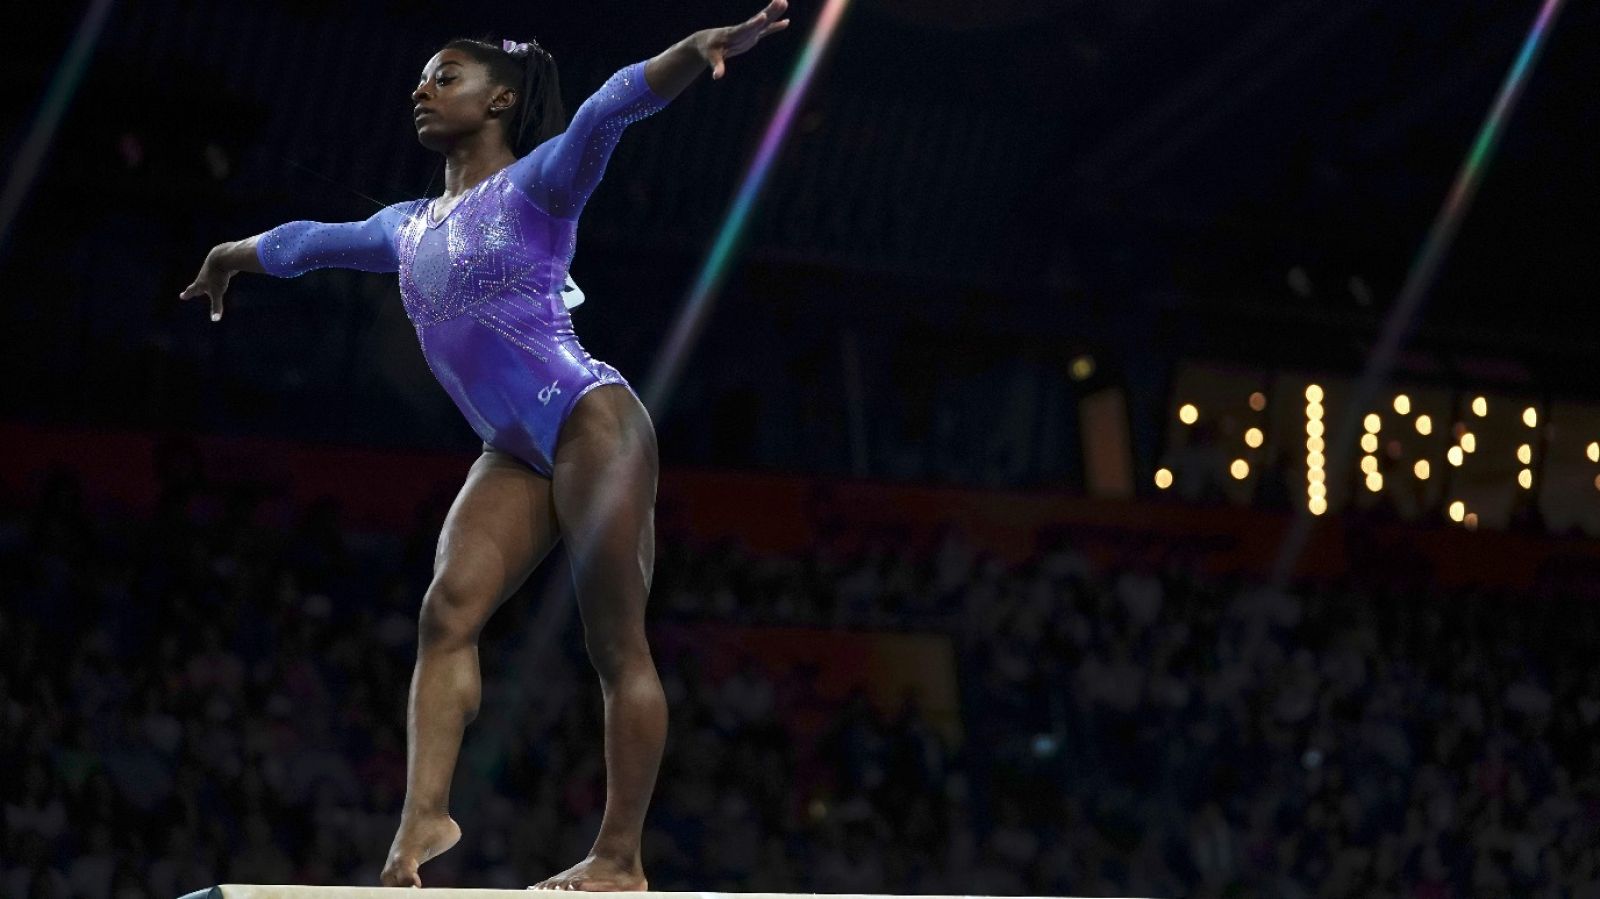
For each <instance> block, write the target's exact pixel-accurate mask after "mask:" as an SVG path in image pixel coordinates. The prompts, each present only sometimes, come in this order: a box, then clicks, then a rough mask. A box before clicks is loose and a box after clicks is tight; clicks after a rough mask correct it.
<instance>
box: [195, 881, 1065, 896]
mask: <svg viewBox="0 0 1600 899" xmlns="http://www.w3.org/2000/svg"><path fill="white" fill-rule="evenodd" d="M528 893H530V891H528V889H410V888H403V886H250V885H243V883H224V885H221V886H211V888H208V889H197V891H194V893H190V894H187V896H184V897H182V899H514V897H515V899H528ZM536 893H557V891H554V889H539V891H536ZM560 893H563V894H570V896H571V894H574V893H568V891H560ZM576 896H610V897H616V899H819V896H816V894H813V893H662V891H650V893H576ZM826 899H989V897H976V896H872V894H853V893H830V894H827V897H826ZM1006 899H1046V897H1042V896H1008V897H1006ZM1062 899H1064V897H1062Z"/></svg>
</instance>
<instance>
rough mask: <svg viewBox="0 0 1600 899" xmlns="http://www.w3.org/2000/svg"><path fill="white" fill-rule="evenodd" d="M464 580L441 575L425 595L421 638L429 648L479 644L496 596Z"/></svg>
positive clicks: (421, 614)
mask: <svg viewBox="0 0 1600 899" xmlns="http://www.w3.org/2000/svg"><path fill="white" fill-rule="evenodd" d="M481 594H482V590H481V589H479V588H475V587H474V586H473V585H471V584H469V583H466V582H464V581H462V580H460V579H457V578H453V577H450V576H449V575H447V574H440V575H439V576H437V577H435V578H434V580H433V583H432V584H430V585H429V586H428V592H427V593H426V594H425V595H424V596H423V597H422V612H421V613H420V615H419V616H418V620H417V640H418V642H419V643H420V644H421V645H422V646H424V647H426V648H430V649H431V648H440V649H450V648H455V647H459V646H464V645H470V644H473V643H476V642H477V640H478V634H479V632H481V631H482V630H483V625H484V620H485V618H486V617H487V616H486V615H485V614H484V610H486V609H489V608H492V607H493V597H486V596H483V595H481Z"/></svg>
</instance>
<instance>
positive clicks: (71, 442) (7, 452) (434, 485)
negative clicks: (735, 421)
mask: <svg viewBox="0 0 1600 899" xmlns="http://www.w3.org/2000/svg"><path fill="white" fill-rule="evenodd" d="M163 445H165V446H166V447H167V452H169V454H170V453H171V451H172V450H173V449H174V448H176V450H177V452H178V454H179V455H180V456H181V455H182V453H183V452H185V451H186V450H185V449H184V448H185V447H187V448H189V450H192V452H193V453H194V454H195V456H196V458H198V459H199V460H200V461H201V464H202V465H203V468H204V471H205V474H206V477H207V478H208V479H209V480H210V481H211V482H213V483H231V482H246V483H255V484H259V485H262V486H263V487H264V488H266V490H267V493H268V495H269V496H271V497H272V498H273V499H274V501H275V502H277V503H278V504H279V505H280V507H281V508H284V509H286V510H287V512H286V514H288V513H291V512H292V511H293V510H298V509H304V508H306V507H308V506H309V505H310V504H311V503H312V502H313V501H315V500H317V499H319V498H322V497H333V498H334V499H335V500H337V501H338V502H339V504H340V507H341V515H342V520H343V522H344V524H345V525H346V526H347V527H351V528H355V529H358V530H381V531H402V530H406V529H408V528H410V527H412V526H413V525H414V523H415V520H416V515H417V510H418V508H419V507H420V506H422V505H424V504H433V505H434V506H436V507H439V508H442V507H443V505H445V504H447V503H448V501H449V499H450V497H451V496H453V495H454V493H455V491H456V489H457V488H459V487H460V485H461V482H462V479H463V478H464V477H465V476H466V473H467V469H468V467H469V466H470V465H471V464H472V461H473V459H472V457H471V456H470V455H465V454H458V453H442V452H419V451H402V450H375V449H362V448H353V447H338V446H319V445H314V444H305V443H296V442H292V441H285V440H267V439H261V438H242V437H207V436H199V437H189V436H180V437H176V438H171V439H168V440H163V439H162V438H160V437H158V436H157V435H152V434H140V433H125V432H105V431H93V430H85V429H71V428H51V427H40V426H34V425H20V424H0V490H3V491H4V492H5V493H7V494H10V495H11V496H13V497H14V498H15V499H16V501H19V502H26V501H27V500H28V499H29V498H31V497H32V496H34V495H36V494H37V491H38V489H39V487H40V485H41V484H42V483H43V480H44V478H45V476H46V474H47V473H48V472H49V471H50V470H51V469H52V468H56V467H64V468H67V469H70V470H72V471H75V472H76V473H77V474H78V476H79V477H80V478H81V479H82V481H83V485H84V488H85V491H86V493H87V495H88V498H89V500H90V501H91V502H93V503H97V504H101V505H106V506H110V507H111V508H112V510H113V511H117V510H126V511H127V512H128V513H130V514H140V513H141V512H142V511H147V510H148V509H149V508H151V506H152V505H153V504H154V502H155V499H156V494H157V483H158V482H157V479H156V475H155V464H156V459H157V456H158V447H160V446H163ZM659 503H660V512H659V515H658V519H657V520H658V522H659V525H660V527H661V529H662V531H663V532H664V533H667V534H669V535H672V536H675V537H679V538H682V539H690V540H694V541H716V540H724V539H731V540H735V541H738V542H741V543H743V544H745V545H746V546H748V547H749V548H751V549H753V550H757V551H767V552H781V553H790V552H798V551H803V550H809V549H810V548H811V547H814V546H817V545H819V544H826V545H828V546H831V547H835V548H840V549H846V550H848V549H850V548H852V547H854V546H857V545H861V544H863V543H869V542H880V541H885V540H887V541H889V542H891V543H905V544H910V545H914V546H925V545H929V544H931V543H932V542H933V541H934V540H935V539H936V538H937V536H938V534H939V533H940V532H941V531H942V529H944V528H948V527H954V528H956V529H958V530H959V531H960V532H961V533H963V534H964V536H965V537H966V538H967V539H969V540H970V541H971V542H972V543H974V544H975V545H977V546H979V547H980V548H982V549H984V550H986V551H988V552H990V553H992V554H993V555H995V556H996V557H998V558H1001V559H1004V560H1007V561H1011V562H1016V561H1021V560H1023V559H1026V558H1028V557H1030V556H1032V555H1034V554H1035V553H1036V552H1037V551H1038V549H1039V547H1040V546H1041V544H1042V543H1044V542H1046V541H1048V539H1049V537H1050V535H1051V534H1052V533H1054V532H1060V533H1063V534H1065V535H1067V537H1068V542H1069V544H1070V545H1071V547H1072V548H1073V549H1074V550H1075V551H1077V552H1079V553H1081V554H1083V555H1085V556H1086V557H1088V558H1089V560H1090V561H1091V562H1094V563H1096V564H1100V565H1106V566H1110V565H1120V564H1128V563H1130V562H1134V563H1137V562H1145V561H1150V562H1155V561H1159V560H1161V559H1164V558H1170V557H1171V556H1173V555H1174V554H1176V555H1180V556H1182V557H1184V558H1186V559H1188V560H1189V561H1191V562H1192V564H1193V565H1194V567H1196V568H1198V569H1199V570H1201V571H1205V572H1209V573H1214V574H1230V573H1240V574H1247V575H1261V574H1264V573H1266V572H1267V571H1268V570H1269V569H1270V567H1271V565H1272V562H1273V560H1274V558H1275V557H1276V553H1277V551H1278V546H1279V543H1280V541H1281V540H1282V536H1283V532H1284V529H1285V528H1286V527H1287V525H1288V521H1289V517H1288V515H1287V514H1282V513H1274V512H1266V511H1261V510H1257V509H1248V508H1235V507H1196V506H1185V505H1181V504H1169V503H1157V502H1149V501H1137V500H1135V501H1121V500H1093V499H1086V498H1083V497H1079V496H1073V495H1070V494H1065V493H1048V492H1031V491H1030V492H1024V491H993V490H969V489H957V488H939V487H916V486H901V485H885V484H869V483H858V482H846V481H830V480H825V479H821V478H810V477H799V476H789V475H774V474H748V473H737V472H709V471H692V470H681V469H680V470H669V471H667V472H664V473H663V475H662V483H661V489H660V499H659ZM1373 565H1383V566H1387V567H1388V568H1389V569H1394V570H1398V569H1406V568H1409V569H1415V571H1416V572H1417V574H1418V576H1419V577H1421V578H1423V579H1425V580H1427V581H1430V582H1432V583H1437V584H1441V585H1447V586H1460V585H1477V584H1484V585H1494V586H1502V587H1513V588H1526V587H1529V586H1532V585H1534V584H1536V583H1538V582H1539V581H1540V579H1541V578H1543V579H1545V580H1546V581H1550V580H1552V579H1554V580H1555V581H1557V582H1559V583H1560V584H1561V585H1562V587H1563V588H1564V589H1572V590H1600V587H1596V586H1593V585H1600V576H1597V575H1600V542H1597V541H1594V540H1589V539H1587V538H1581V537H1573V538H1561V537H1534V536H1520V535H1515V534H1506V533H1497V532H1484V531H1480V532H1477V533H1471V532H1467V531H1464V530H1461V529H1459V528H1450V527H1444V526H1423V525H1406V524H1383V525H1372V524H1366V523H1361V522H1359V521H1357V520H1355V519H1345V518H1341V517H1339V516H1328V517H1327V518H1325V519H1322V520H1319V521H1318V522H1317V529H1316V531H1315V533H1314V535H1313V537H1312V542H1311V546H1310V548H1309V550H1308V551H1307V552H1306V553H1305V554H1304V556H1303V557H1302V562H1301V565H1300V569H1299V573H1300V574H1302V575H1305V576H1313V577H1339V576H1344V575H1347V574H1350V573H1351V572H1352V569H1353V568H1354V569H1355V570H1356V571H1357V572H1360V571H1363V570H1366V569H1367V568H1368V567H1370V566H1373Z"/></svg>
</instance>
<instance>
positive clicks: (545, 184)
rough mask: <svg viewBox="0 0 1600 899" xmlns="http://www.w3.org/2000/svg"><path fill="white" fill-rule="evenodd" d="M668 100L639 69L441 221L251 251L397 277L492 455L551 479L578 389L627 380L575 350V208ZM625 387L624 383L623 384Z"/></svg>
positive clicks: (418, 203) (441, 373)
mask: <svg viewBox="0 0 1600 899" xmlns="http://www.w3.org/2000/svg"><path fill="white" fill-rule="evenodd" d="M666 104H667V101H666V100H665V99H663V98H661V97H660V96H658V95H657V94H656V93H655V92H654V91H652V90H651V89H650V87H649V85H647V84H646V83H645V80H644V63H643V62H639V63H635V64H633V65H631V66H628V67H627V68H624V69H622V70H621V71H619V72H617V73H616V74H615V75H612V76H611V78H610V79H609V80H607V81H606V83H605V85H604V86H602V87H601V88H600V90H599V91H597V92H596V93H595V95H594V96H592V97H590V98H589V99H588V100H587V101H585V102H584V104H583V105H582V106H581V107H579V109H578V111H577V113H576V114H574V115H573V117H572V122H571V124H570V125H569V126H568V128H567V130H566V131H565V132H563V133H562V134H561V135H559V136H557V137H553V138H551V139H550V140H548V141H546V142H544V143H543V144H540V145H539V146H538V147H537V148H535V149H534V151H533V152H531V153H529V154H528V155H527V156H524V157H523V158H521V159H519V160H517V161H516V162H514V163H512V164H511V165H509V166H507V167H506V168H504V169H501V170H500V171H499V172H496V173H495V174H494V175H491V176H490V177H489V178H486V179H485V180H484V181H483V182H481V183H480V184H478V185H477V186H476V187H473V188H472V189H471V190H470V191H468V192H467V195H466V196H464V197H463V198H462V199H461V200H460V201H459V202H458V203H457V204H456V206H455V207H454V208H452V209H451V210H450V211H449V213H448V214H446V216H445V217H444V219H442V220H441V221H438V222H434V221H432V219H431V218H430V216H431V212H430V201H428V200H412V201H409V202H405V203H397V204H395V205H393V206H390V207H388V208H386V209H384V210H382V211H380V212H379V213H378V214H376V215H374V216H373V217H372V218H369V219H367V220H366V221H364V222H347V223H343V224H332V225H330V224H323V223H320V222H289V223H288V224H285V225H280V226H278V227H276V228H273V229H272V230H271V231H268V232H266V233H265V234H263V235H262V236H261V239H260V241H259V242H258V244H257V255H258V256H259V258H260V260H261V266H262V268H264V269H265V270H266V271H267V273H268V274H272V275H277V276H279V277H294V276H296V275H299V274H302V273H304V272H308V271H311V270H312V269H317V268H329V267H338V268H352V269H359V270H361V271H367V272H399V275H400V297H401V300H402V301H403V302H404V304H405V309H406V315H407V316H409V317H410V319H411V323H412V324H413V325H414V326H415V327H416V329H417V337H418V339H419V340H420V341H421V343H422V354H423V356H424V357H425V358H426V359H427V360H428V366H429V367H430V368H431V369H433V374H434V376H435V377H437V378H438V379H439V383H440V384H441V385H443V386H444V389H445V392H446V393H448V394H450V398H451V399H453V400H455V403H456V405H457V406H458V407H459V408H460V409H461V412H462V414H464V415H466V417H467V421H468V422H470V423H471V424H472V429H473V430H474V431H476V432H477V433H478V436H479V437H482V438H483V441H484V443H485V444H486V445H487V446H489V447H492V448H494V449H498V450H502V451H504V452H508V453H511V454H512V455H514V456H516V457H518V458H520V459H521V460H522V461H524V462H526V463H528V465H530V466H532V468H533V469H534V470H535V471H537V472H539V473H540V474H543V475H545V476H546V477H549V476H550V473H551V470H552V467H553V462H554V459H555V449H556V436H557V434H558V432H559V431H560V429H561V424H562V422H564V421H565V420H566V418H567V415H568V414H569V413H570V412H571V411H572V409H573V407H574V406H575V405H576V404H577V402H578V400H579V398H581V397H582V396H583V395H584V394H585V393H587V392H589V391H590V390H592V389H594V388H595V387H598V386H600V385H601V384H621V385H623V386H627V385H628V382H627V381H626V380H624V379H623V377H622V375H621V374H619V373H618V372H617V370H616V369H614V368H612V367H611V366H609V365H607V364H605V363H604V362H600V361H598V360H596V359H594V358H592V357H591V356H590V355H589V354H588V353H587V352H585V351H584V349H583V347H582V346H581V345H580V344H579V343H578V338H577V336H576V335H575V334H573V331H572V319H571V317H570V316H569V315H568V313H567V307H566V304H565V303H564V302H563V301H562V297H561V292H562V287H563V286H564V285H566V283H567V267H568V265H569V264H570V263H571V261H572V254H573V251H574V250H575V249H576V246H577V226H578V214H579V213H580V212H582V211H583V205H584V203H585V202H586V201H587V200H588V199H589V195H590V194H591V193H593V192H594V189H595V187H596V185H598V184H599V183H600V176H601V175H602V174H603V173H604V171H605V167H606V162H607V160H609V159H610V158H611V151H612V149H613V148H615V147H616V145H617V141H618V139H619V138H621V136H622V131H623V129H624V128H626V127H627V126H628V125H630V124H632V123H633V122H636V121H638V120H640V119H642V118H644V117H646V116H648V115H650V114H651V113H653V112H655V111H656V110H658V109H661V108H662V107H663V106H665V105H666ZM630 389H631V388H630Z"/></svg>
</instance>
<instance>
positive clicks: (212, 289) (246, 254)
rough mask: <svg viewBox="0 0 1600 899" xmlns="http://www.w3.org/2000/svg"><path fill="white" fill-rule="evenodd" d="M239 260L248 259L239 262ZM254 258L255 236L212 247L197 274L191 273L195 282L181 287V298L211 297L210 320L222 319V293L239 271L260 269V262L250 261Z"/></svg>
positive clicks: (226, 290)
mask: <svg viewBox="0 0 1600 899" xmlns="http://www.w3.org/2000/svg"><path fill="white" fill-rule="evenodd" d="M240 260H248V261H247V262H244V263H241V262H240ZM254 260H255V238H253V237H252V238H247V239H245V240H237V241H234V242H232V243H221V244H217V245H216V246H214V247H212V248H211V252H209V253H207V254H206V261H205V262H203V263H201V264H200V274H198V275H195V276H194V283H192V284H190V285H189V286H188V287H185V288H184V289H183V292H182V293H180V294H178V299H180V300H192V299H194V298H195V297H199V296H205V297H210V298H211V320H212V321H220V320H221V319H222V295H223V294H225V293H227V292H228V282H229V281H232V280H233V276H234V275H237V274H238V273H239V272H241V271H259V270H260V268H261V266H260V264H259V263H256V264H255V265H251V264H249V263H250V262H254Z"/></svg>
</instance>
